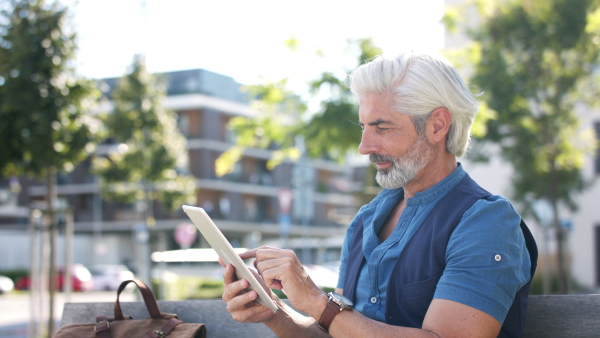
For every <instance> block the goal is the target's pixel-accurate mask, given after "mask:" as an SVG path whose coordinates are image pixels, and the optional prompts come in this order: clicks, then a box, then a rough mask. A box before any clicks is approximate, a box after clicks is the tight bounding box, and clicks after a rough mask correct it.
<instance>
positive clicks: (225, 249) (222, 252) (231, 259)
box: [183, 205, 279, 311]
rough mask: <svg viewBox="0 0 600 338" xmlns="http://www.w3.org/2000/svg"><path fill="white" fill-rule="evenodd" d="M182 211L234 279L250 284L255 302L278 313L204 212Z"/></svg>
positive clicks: (187, 207) (184, 208) (198, 209)
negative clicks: (234, 275)
mask: <svg viewBox="0 0 600 338" xmlns="http://www.w3.org/2000/svg"><path fill="white" fill-rule="evenodd" d="M183 211H185V213H186V214H187V215H188V217H189V218H190V219H191V220H192V222H193V223H194V225H195V226H196V228H198V230H199V231H200V233H201V234H202V236H204V238H206V241H207V242H208V244H210V246H211V247H212V248H213V249H214V250H215V252H216V253H217V255H219V257H220V258H221V260H222V261H223V262H225V263H226V264H228V263H231V264H232V265H233V266H234V267H235V274H236V277H237V278H238V279H240V278H243V279H245V280H247V281H248V283H250V287H249V288H250V289H252V290H254V291H256V293H257V294H258V298H257V299H256V300H257V301H258V302H259V303H260V304H261V305H263V306H266V307H268V308H269V309H271V310H273V311H278V310H279V308H278V307H277V305H275V303H274V302H273V300H272V299H271V297H269V294H268V293H267V292H266V291H265V289H263V288H262V286H261V285H260V283H259V282H258V280H257V279H256V278H255V277H254V275H253V274H252V272H250V270H249V269H248V267H247V266H246V264H245V263H244V261H243V260H242V259H241V258H240V256H238V254H237V253H236V252H235V251H234V250H233V247H232V246H231V244H230V243H229V241H228V240H227V239H226V238H225V236H223V233H222V232H221V230H219V228H217V226H216V225H215V223H214V222H213V221H212V219H211V218H210V216H208V214H207V213H206V211H204V209H202V208H200V207H194V206H190V205H184V206H183Z"/></svg>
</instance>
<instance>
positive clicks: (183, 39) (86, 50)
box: [60, 0, 444, 87]
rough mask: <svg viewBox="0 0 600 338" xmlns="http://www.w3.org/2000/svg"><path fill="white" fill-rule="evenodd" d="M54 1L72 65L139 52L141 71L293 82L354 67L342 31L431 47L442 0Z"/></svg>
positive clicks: (99, 74) (121, 60)
mask: <svg viewBox="0 0 600 338" xmlns="http://www.w3.org/2000/svg"><path fill="white" fill-rule="evenodd" d="M60 2H61V3H63V4H65V5H67V6H68V7H69V8H70V10H71V13H72V15H73V20H72V25H73V28H74V29H75V30H76V32H77V41H78V46H79V49H78V53H77V60H76V69H77V71H78V73H79V74H80V75H82V76H85V77H89V78H104V77H115V76H122V75H124V74H125V73H126V72H127V70H128V66H129V65H130V64H131V62H132V60H133V56H134V55H135V54H136V53H142V54H144V55H146V61H147V66H148V69H149V70H150V71H151V72H168V71H176V70H185V69H195V68H202V69H206V70H210V71H213V72H217V73H220V74H224V75H227V76H231V77H233V78H234V79H235V80H236V81H238V82H240V83H242V84H255V83H261V82H264V81H278V80H280V79H282V78H288V79H289V81H290V82H289V83H290V86H291V87H293V86H294V85H295V86H302V85H305V84H306V82H307V81H309V80H310V79H314V78H316V77H317V76H318V75H319V74H321V73H322V72H323V71H331V72H334V73H339V72H343V71H347V70H349V69H352V68H353V67H354V66H356V55H355V54H353V53H351V52H350V51H349V48H348V44H347V41H348V39H357V38H364V37H372V38H373V39H374V41H375V44H376V45H377V46H379V47H381V48H382V49H383V51H384V53H390V54H395V53H398V52H399V51H401V50H405V49H428V50H430V49H433V50H440V49H441V48H442V46H443V39H444V37H443V36H444V34H443V27H442V25H441V24H440V23H439V20H440V18H441V16H442V14H443V3H444V1H443V0H369V1H356V0H303V1H287V0H60ZM290 38H294V39H296V40H297V41H298V42H299V45H298V48H297V49H296V50H295V51H294V52H292V51H290V49H289V48H287V47H286V45H285V41H286V40H288V39H290ZM317 52H318V53H317Z"/></svg>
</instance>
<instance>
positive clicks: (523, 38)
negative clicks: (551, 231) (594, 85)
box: [471, 0, 600, 209]
mask: <svg viewBox="0 0 600 338" xmlns="http://www.w3.org/2000/svg"><path fill="white" fill-rule="evenodd" d="M490 8H492V10H490ZM485 9H486V10H487V12H481V14H482V15H485V14H486V13H487V14H489V16H488V17H486V18H485V20H484V22H483V23H482V25H481V26H480V27H478V28H477V29H475V30H473V31H472V37H473V39H474V41H475V44H474V45H473V46H472V47H471V49H472V51H473V50H474V51H475V52H472V54H473V55H476V56H477V58H478V62H477V63H476V65H475V69H474V76H473V82H474V83H475V84H476V85H477V86H478V87H479V88H480V89H482V90H483V91H484V96H483V98H484V99H485V100H486V103H487V106H488V107H489V109H491V110H492V112H491V114H490V112H488V114H487V115H486V117H487V118H486V119H484V120H485V121H483V123H482V124H481V125H479V126H478V128H483V129H478V131H479V133H478V134H477V135H476V136H477V137H478V138H479V140H480V141H486V142H493V143H496V144H498V145H499V146H500V149H501V154H502V156H503V157H504V158H505V159H506V160H508V161H510V163H511V164H512V165H513V167H514V168H515V169H516V170H515V173H514V176H513V182H512V183H513V188H514V198H515V199H517V200H520V201H526V202H530V201H533V200H537V199H541V198H545V199H548V200H549V201H550V202H551V203H552V204H553V205H555V204H556V203H559V202H562V203H564V204H565V205H566V206H568V207H570V208H571V209H574V208H575V207H576V206H575V204H574V202H573V193H575V192H578V191H581V190H582V189H583V188H584V187H585V182H584V178H583V176H582V173H581V169H582V166H583V159H584V156H585V154H586V153H588V152H590V151H591V150H593V147H594V144H593V141H592V140H593V137H592V136H593V135H592V134H591V130H583V131H582V129H581V126H580V124H579V119H578V116H577V114H576V111H575V106H576V104H577V103H578V102H581V101H582V100H583V99H584V97H583V96H582V95H581V94H580V93H581V92H582V90H581V89H582V86H585V85H586V84H589V83H590V81H591V80H592V78H591V76H592V75H593V74H594V72H593V69H594V67H596V63H597V61H598V56H599V52H600V49H599V48H598V43H599V42H600V29H598V26H599V23H598V19H597V16H598V3H597V2H596V1H589V0H568V1H567V0H551V1H544V2H532V1H508V2H496V6H495V7H486V8H485ZM477 50H478V52H477ZM589 88H591V87H589ZM589 88H588V89H586V91H589ZM490 117H492V118H490ZM481 131H483V133H482V132H481Z"/></svg>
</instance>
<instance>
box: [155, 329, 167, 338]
mask: <svg viewBox="0 0 600 338" xmlns="http://www.w3.org/2000/svg"><path fill="white" fill-rule="evenodd" d="M154 334H155V335H157V337H158V338H165V333H164V332H162V331H161V330H154Z"/></svg>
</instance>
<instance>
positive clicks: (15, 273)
mask: <svg viewBox="0 0 600 338" xmlns="http://www.w3.org/2000/svg"><path fill="white" fill-rule="evenodd" d="M0 275H2V276H6V277H8V278H10V279H12V281H13V282H16V281H17V279H19V278H21V277H25V276H28V275H29V270H27V269H16V270H5V271H0Z"/></svg>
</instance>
